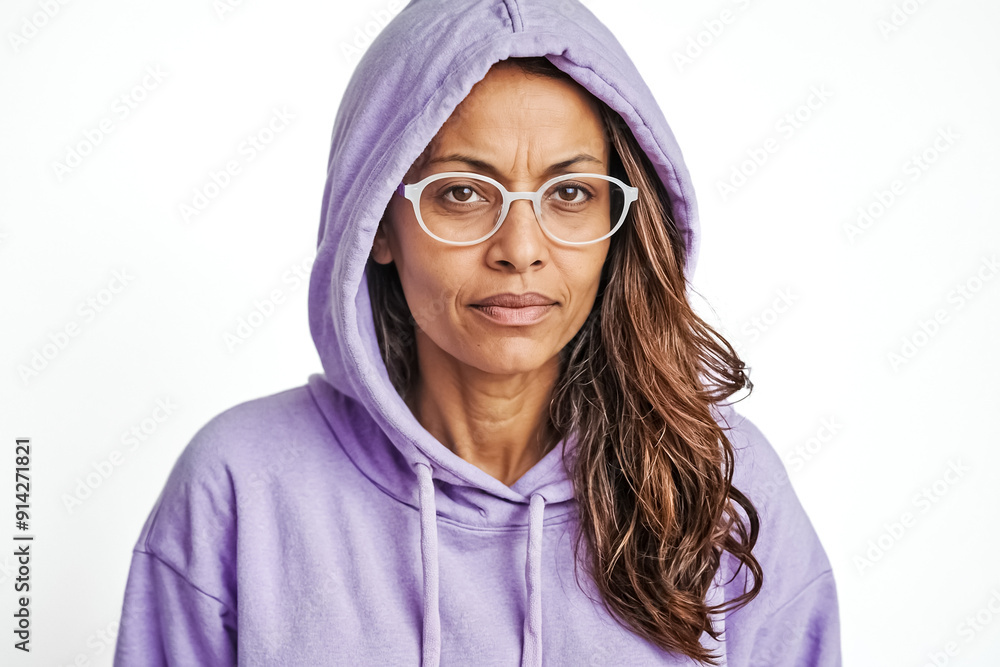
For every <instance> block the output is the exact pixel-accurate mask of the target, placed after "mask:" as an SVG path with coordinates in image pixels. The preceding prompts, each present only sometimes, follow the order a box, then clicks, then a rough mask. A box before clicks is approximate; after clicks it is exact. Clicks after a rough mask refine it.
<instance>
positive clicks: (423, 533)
mask: <svg viewBox="0 0 1000 667" xmlns="http://www.w3.org/2000/svg"><path fill="white" fill-rule="evenodd" d="M417 477H418V478H419V480H420V559H421V561H422V562H423V566H424V649H423V658H422V659H421V661H420V664H421V665H423V667H438V663H440V662H441V612H440V610H439V609H438V553H437V508H436V507H435V504H434V481H433V479H432V478H431V467H430V466H429V465H427V464H426V463H418V464H417Z"/></svg>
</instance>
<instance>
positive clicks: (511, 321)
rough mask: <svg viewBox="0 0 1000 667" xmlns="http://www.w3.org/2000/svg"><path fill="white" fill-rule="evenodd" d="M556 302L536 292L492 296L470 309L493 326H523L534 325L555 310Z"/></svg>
mask: <svg viewBox="0 0 1000 667" xmlns="http://www.w3.org/2000/svg"><path fill="white" fill-rule="evenodd" d="M556 305H557V302H556V301H555V300H553V299H550V298H549V297H547V296H545V295H544V294H539V293H538V292H527V293H525V294H514V293H512V292H506V293H504V294H494V295H493V296H491V297H487V298H485V299H483V300H482V301H480V302H479V303H474V304H472V307H473V308H474V309H475V310H476V311H477V312H479V313H482V314H483V315H484V316H485V317H486V318H488V319H489V320H491V321H492V322H494V323H495V324H503V325H507V326H524V325H528V324H535V323H536V322H538V321H540V320H541V319H542V318H543V317H545V315H546V314H548V312H549V311H550V310H552V309H553V308H555V307H556Z"/></svg>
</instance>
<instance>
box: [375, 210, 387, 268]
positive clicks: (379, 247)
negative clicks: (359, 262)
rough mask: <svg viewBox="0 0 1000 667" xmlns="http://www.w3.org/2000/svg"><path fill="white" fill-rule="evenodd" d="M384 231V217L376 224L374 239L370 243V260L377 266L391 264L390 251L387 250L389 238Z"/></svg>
mask: <svg viewBox="0 0 1000 667" xmlns="http://www.w3.org/2000/svg"><path fill="white" fill-rule="evenodd" d="M387 215H388V212H387ZM385 230H386V216H382V219H381V220H380V221H379V223H378V229H377V230H375V239H374V240H373V241H372V251H371V258H372V259H373V260H375V261H376V262H377V263H378V264H390V263H392V249H391V248H389V237H388V235H387V234H386V231H385Z"/></svg>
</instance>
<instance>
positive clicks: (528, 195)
mask: <svg viewBox="0 0 1000 667" xmlns="http://www.w3.org/2000/svg"><path fill="white" fill-rule="evenodd" d="M453 176H458V177H462V178H471V179H476V180H480V181H485V182H487V183H489V184H491V185H493V186H495V187H496V188H497V189H498V190H500V194H501V195H502V196H503V205H502V206H501V207H500V215H499V216H498V217H497V223H496V225H494V226H493V229H491V230H490V231H489V233H488V234H486V235H485V236H483V237H481V238H478V239H476V240H475V241H448V240H446V239H443V238H441V237H440V236H437V235H435V234H434V233H432V232H431V230H429V229H427V225H425V224H424V219H423V216H421V215H420V195H421V194H423V191H424V188H425V187H427V185H428V184H430V183H433V182H434V181H439V180H441V179H442V178H450V177H453ZM584 177H586V178H600V179H603V180H605V181H610V182H611V183H615V184H616V185H619V186H620V187H621V188H622V190H623V191H624V192H625V204H624V206H623V207H622V215H621V218H620V219H619V220H618V222H617V223H615V225H614V227H612V228H611V231H610V232H608V233H607V234H605V235H604V236H602V237H601V238H599V239H594V240H593V241H564V240H562V239H560V238H557V237H556V236H554V235H553V234H552V233H551V232H550V231H549V230H548V229H546V228H545V223H544V222H542V195H543V194H545V191H546V190H547V189H549V188H550V187H552V186H553V185H554V184H556V183H559V182H561V181H571V180H573V179H575V178H584ZM396 194H398V195H399V196H401V197H404V198H406V199H409V200H410V203H411V204H412V205H413V213H414V215H416V216H417V222H419V223H420V227H421V228H423V230H424V231H425V232H427V234H428V235H430V236H431V237H432V238H434V239H437V240H438V241H440V242H441V243H446V244H448V245H457V246H465V245H475V244H477V243H482V242H483V241H485V240H486V239H488V238H490V237H491V236H493V235H494V234H496V233H497V230H498V229H500V227H501V225H503V223H504V220H506V219H507V211H509V210H510V205H511V204H512V203H513V202H515V201H517V200H518V199H528V200H530V201H531V203H532V204H533V205H534V209H535V220H536V221H537V222H538V226H539V227H541V228H542V232H544V233H545V235H546V236H547V237H549V238H550V239H552V240H553V241H555V242H556V243H561V244H564V245H590V244H591V243H597V242H599V241H603V240H604V239H606V238H608V237H610V236H611V235H612V234H614V233H615V232H616V231H618V228H619V227H621V226H622V223H623V222H625V218H626V217H627V216H628V212H629V209H631V208H632V203H633V202H634V201H636V200H637V199H638V198H639V188H635V187H632V186H631V185H628V184H627V183H624V182H622V181H621V180H619V179H617V178H615V177H614V176H605V175H604V174H576V173H573V174H563V175H561V176H556V177H555V178H553V179H550V180H548V181H546V182H545V184H544V185H542V187H540V188H538V190H535V191H534V192H510V191H508V190H507V188H505V187H504V186H503V184H501V183H500V182H499V181H497V180H495V179H492V178H490V177H489V176H483V175H482V174H476V173H474V172H471V171H446V172H443V173H440V174H431V175H430V176H428V177H427V178H425V179H424V180H422V181H419V182H417V183H409V184H407V183H400V184H399V187H397V188H396Z"/></svg>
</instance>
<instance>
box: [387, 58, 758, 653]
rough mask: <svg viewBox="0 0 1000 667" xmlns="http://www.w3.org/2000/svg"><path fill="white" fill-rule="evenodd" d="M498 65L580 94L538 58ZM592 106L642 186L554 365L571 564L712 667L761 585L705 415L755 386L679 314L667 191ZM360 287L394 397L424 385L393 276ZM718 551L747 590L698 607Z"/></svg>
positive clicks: (634, 616)
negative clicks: (570, 500) (569, 483)
mask: <svg viewBox="0 0 1000 667" xmlns="http://www.w3.org/2000/svg"><path fill="white" fill-rule="evenodd" d="M509 60H510V62H512V63H513V64H516V65H517V66H519V67H521V69H522V70H524V71H525V72H526V73H528V74H533V75H538V76H546V77H551V78H558V79H563V80H569V81H573V82H574V83H575V81H574V80H573V79H572V78H571V77H569V75H567V74H565V73H564V72H562V71H561V70H559V69H558V68H556V67H555V66H554V65H553V64H552V63H550V62H549V61H548V60H547V59H546V58H511V59H509ZM577 85H579V84H577ZM588 94H589V93H588ZM594 99H595V100H596V98H594ZM596 101H597V103H598V105H599V106H600V109H601V115H602V119H603V121H604V126H605V130H606V131H607V132H608V135H609V138H610V140H611V142H612V148H613V150H611V151H610V152H611V156H612V164H611V168H610V170H609V172H610V175H612V176H616V177H618V178H621V179H622V180H624V181H626V182H628V183H630V184H631V185H633V186H636V187H638V188H639V199H638V201H636V202H635V203H634V204H633V206H632V209H631V210H630V211H629V214H628V219H627V220H626V222H625V224H624V225H623V227H622V228H621V229H620V230H619V231H618V232H617V233H616V234H614V235H613V236H612V237H611V243H610V245H609V248H608V255H607V259H606V260H605V264H604V268H603V271H602V274H601V281H600V285H599V287H598V293H597V296H596V299H595V302H594V307H593V309H592V311H591V313H590V315H589V316H588V318H587V320H586V322H585V323H584V324H583V326H582V327H581V329H580V331H579V332H577V334H576V336H575V337H574V338H573V339H572V340H571V341H570V342H569V343H568V344H567V345H566V346H565V347H564V348H563V349H562V351H561V352H560V374H559V378H558V380H557V381H556V385H555V387H554V388H553V392H552V400H551V402H550V405H549V421H550V424H551V427H552V429H553V431H554V432H555V433H557V434H558V435H559V437H563V436H565V435H567V434H569V433H570V432H571V431H575V432H576V435H577V444H576V450H575V456H574V461H573V464H572V470H570V474H571V476H572V480H573V487H574V494H575V497H576V500H577V506H578V513H579V527H578V531H577V534H576V546H575V552H574V555H575V558H576V562H577V563H578V564H583V565H584V567H585V568H586V570H587V573H588V574H589V575H590V576H591V578H592V579H593V580H594V582H595V583H596V585H597V587H598V590H599V591H600V593H601V597H602V599H603V602H604V605H605V608H606V609H607V610H608V612H609V613H610V614H611V615H612V616H613V617H615V618H617V619H618V620H619V622H621V623H623V624H625V626H626V627H627V628H628V629H630V630H631V631H633V632H635V633H636V634H638V635H640V636H642V637H644V638H645V639H647V640H648V641H650V642H652V643H653V644H656V645H657V646H659V647H660V648H662V649H664V650H666V651H672V652H676V653H681V654H684V655H687V656H689V657H691V658H693V659H695V660H697V661H699V662H703V663H706V664H710V665H714V664H717V661H718V656H716V655H714V654H712V653H711V652H709V651H707V650H706V649H705V648H704V647H703V646H702V645H701V644H700V642H699V638H700V636H701V634H702V633H703V632H707V633H708V634H709V635H710V636H711V637H712V638H713V639H716V640H718V639H719V635H718V633H716V632H715V631H714V629H713V626H712V623H711V619H710V616H709V615H710V614H716V613H724V612H728V611H731V610H733V609H737V608H739V607H742V606H743V605H746V604H747V603H749V602H750V601H751V600H752V599H753V598H754V597H756V596H757V594H758V593H759V592H760V589H761V585H762V582H763V575H762V572H761V567H760V564H759V563H758V562H757V559H756V558H755V557H754V555H753V554H752V553H751V551H752V549H753V547H754V545H755V544H756V542H757V535H758V531H759V518H758V515H757V511H756V509H755V508H754V506H753V504H752V503H751V502H750V500H749V499H748V498H747V497H746V496H744V495H743V493H741V492H740V491H739V490H738V489H736V488H735V487H733V486H732V474H733V464H734V454H733V447H732V444H731V443H730V441H729V439H728V438H727V437H726V429H725V428H723V427H722V426H720V425H719V424H718V423H717V422H716V420H715V419H714V418H713V416H712V411H711V408H712V406H713V405H714V404H718V403H720V402H722V401H724V400H725V399H727V398H728V397H730V396H732V395H733V394H735V393H736V392H738V391H740V390H741V389H743V388H746V389H747V390H748V391H749V390H752V388H753V385H752V383H751V382H750V380H749V378H748V377H747V375H746V373H745V365H744V363H743V362H742V361H741V360H740V358H739V357H738V356H737V354H736V351H735V350H734V349H733V347H732V346H731V345H730V344H729V343H728V342H727V341H726V340H725V339H724V338H723V337H722V336H721V335H719V334H718V333H717V332H716V331H715V330H714V329H712V327H711V326H709V325H708V324H707V323H706V322H705V321H703V320H702V319H701V318H700V317H699V316H698V315H697V314H696V313H695V312H694V310H693V309H692V308H691V306H690V304H689V303H688V300H687V294H686V290H687V282H686V280H685V277H684V265H685V260H686V250H685V245H684V241H683V239H682V238H681V236H680V232H679V230H678V229H677V226H676V225H675V223H674V221H673V219H672V216H671V211H670V198H669V196H668V194H667V192H666V190H665V188H664V186H663V183H662V182H661V181H660V179H659V177H658V176H657V175H656V171H655V169H654V167H653V166H652V164H651V163H650V161H649V158H648V157H647V156H646V154H645V152H644V151H643V150H642V149H641V147H640V146H639V145H638V143H637V142H636V140H635V137H634V136H633V134H632V132H631V130H630V129H629V127H628V125H627V124H626V123H625V121H624V120H623V119H622V118H621V116H619V115H618V114H617V113H616V112H614V111H613V110H612V109H611V108H610V107H608V106H607V105H606V104H604V103H603V102H601V101H600V100H596ZM418 162H419V160H418ZM368 288H369V290H370V294H371V301H372V311H373V316H374V319H375V331H376V333H377V337H378V342H379V347H380V349H381V351H382V355H383V360H384V361H385V364H386V368H387V369H388V373H389V377H390V378H391V380H392V382H393V385H394V387H395V388H396V390H397V391H398V392H399V393H400V395H401V396H403V397H404V398H405V397H407V395H408V394H409V391H410V389H411V387H412V386H413V383H414V381H415V379H416V376H417V374H418V373H419V369H418V368H417V359H416V353H415V347H416V346H415V345H414V344H413V340H414V326H415V324H416V321H415V319H414V318H413V316H412V314H411V313H410V311H409V309H408V307H407V304H406V299H405V297H404V295H403V290H402V286H401V285H400V282H399V274H398V273H397V271H396V268H395V265H394V264H391V263H390V264H386V265H382V264H378V263H376V262H374V261H373V260H369V263H368ZM736 505H739V506H740V507H741V508H742V509H743V511H744V512H745V513H746V516H747V522H746V523H744V521H743V519H742V517H740V515H739V514H738V513H737V511H736ZM747 524H749V525H747ZM584 538H585V539H586V543H585V546H586V551H587V554H588V555H587V557H586V558H585V559H581V558H580V547H581V544H582V540H583V539H584ZM723 551H728V552H729V553H730V554H732V555H733V556H734V557H735V558H736V559H737V560H738V561H739V564H740V565H739V568H742V567H743V566H746V567H747V570H748V572H749V573H750V574H752V575H753V585H752V587H751V588H750V590H744V593H743V594H742V595H740V596H738V597H735V598H733V599H732V600H728V601H725V602H724V603H722V604H720V605H716V606H709V605H707V603H706V595H707V593H708V590H709V587H710V585H711V582H712V579H713V577H714V576H715V573H716V571H717V570H718V568H719V566H720V562H721V558H722V552H723ZM739 568H737V573H738V572H739ZM733 576H734V577H735V576H736V575H735V574H734V575H733Z"/></svg>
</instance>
